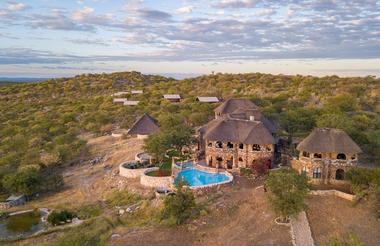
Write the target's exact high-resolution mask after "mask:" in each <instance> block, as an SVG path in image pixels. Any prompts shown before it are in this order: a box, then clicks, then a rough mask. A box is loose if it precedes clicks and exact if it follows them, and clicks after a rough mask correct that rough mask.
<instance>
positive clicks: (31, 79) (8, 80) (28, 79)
mask: <svg viewBox="0 0 380 246" xmlns="http://www.w3.org/2000/svg"><path fill="white" fill-rule="evenodd" d="M48 79H50V78H5V77H4V78H0V82H4V81H6V82H37V81H44V80H48Z"/></svg>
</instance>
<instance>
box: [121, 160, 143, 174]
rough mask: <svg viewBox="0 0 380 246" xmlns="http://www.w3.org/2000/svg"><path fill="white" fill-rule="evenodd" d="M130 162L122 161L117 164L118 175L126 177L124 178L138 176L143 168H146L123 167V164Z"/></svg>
mask: <svg viewBox="0 0 380 246" xmlns="http://www.w3.org/2000/svg"><path fill="white" fill-rule="evenodd" d="M128 163H131V162H124V163H121V164H120V166H119V174H120V176H123V177H126V178H139V177H141V175H142V174H143V173H144V171H145V170H147V169H148V168H140V169H129V168H126V167H124V165H127V164H128Z"/></svg>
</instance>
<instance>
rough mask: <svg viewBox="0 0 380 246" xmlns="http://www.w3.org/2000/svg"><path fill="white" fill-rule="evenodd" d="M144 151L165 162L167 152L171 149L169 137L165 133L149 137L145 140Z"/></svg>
mask: <svg viewBox="0 0 380 246" xmlns="http://www.w3.org/2000/svg"><path fill="white" fill-rule="evenodd" d="M143 149H144V151H146V152H147V153H149V154H151V155H153V156H154V158H156V159H157V160H158V161H159V162H160V163H161V162H162V161H163V160H164V157H165V154H166V151H168V149H170V145H169V140H168V135H167V134H166V133H164V132H158V133H154V134H151V135H149V136H148V137H147V138H146V139H144V146H143Z"/></svg>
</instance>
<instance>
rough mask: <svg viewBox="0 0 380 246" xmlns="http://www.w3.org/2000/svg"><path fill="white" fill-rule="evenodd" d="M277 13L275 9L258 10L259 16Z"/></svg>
mask: <svg viewBox="0 0 380 246" xmlns="http://www.w3.org/2000/svg"><path fill="white" fill-rule="evenodd" d="M275 13H276V10H274V9H264V10H259V11H257V12H256V15H257V16H265V15H273V14H275Z"/></svg>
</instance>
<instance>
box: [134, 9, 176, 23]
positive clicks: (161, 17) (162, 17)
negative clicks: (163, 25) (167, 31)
mask: <svg viewBox="0 0 380 246" xmlns="http://www.w3.org/2000/svg"><path fill="white" fill-rule="evenodd" d="M137 13H138V14H139V15H140V16H141V17H142V18H144V19H146V20H150V21H168V20H169V19H170V18H171V17H172V16H171V15H170V14H168V13H166V12H163V11H159V10H154V9H147V8H143V9H138V10H137Z"/></svg>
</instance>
